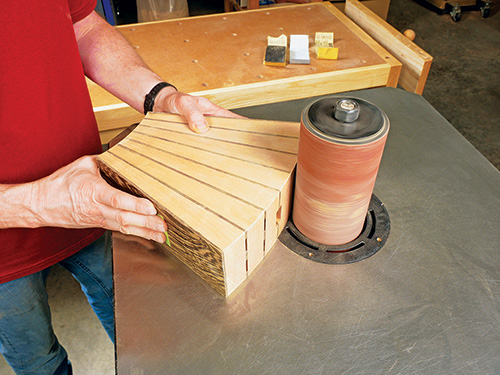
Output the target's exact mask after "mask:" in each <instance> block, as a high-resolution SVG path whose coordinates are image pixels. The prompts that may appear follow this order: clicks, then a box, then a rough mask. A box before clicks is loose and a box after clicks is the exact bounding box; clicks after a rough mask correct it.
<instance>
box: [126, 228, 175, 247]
mask: <svg viewBox="0 0 500 375" xmlns="http://www.w3.org/2000/svg"><path fill="white" fill-rule="evenodd" d="M120 232H121V233H123V234H129V235H133V236H138V237H142V238H145V239H147V240H153V241H155V242H158V243H165V241H166V236H165V232H163V233H160V232H155V231H152V230H150V229H147V228H144V227H135V226H125V227H121V230H120Z"/></svg>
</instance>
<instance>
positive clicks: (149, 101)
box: [144, 82, 177, 114]
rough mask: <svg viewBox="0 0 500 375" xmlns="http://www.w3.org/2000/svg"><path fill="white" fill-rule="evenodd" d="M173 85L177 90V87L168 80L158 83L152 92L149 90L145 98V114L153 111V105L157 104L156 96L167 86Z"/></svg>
mask: <svg viewBox="0 0 500 375" xmlns="http://www.w3.org/2000/svg"><path fill="white" fill-rule="evenodd" d="M169 86H170V87H173V88H174V89H176V90H177V87H175V86H174V85H172V84H171V83H168V82H160V83H158V84H156V85H155V86H154V87H153V88H152V89H151V91H150V92H148V93H147V94H146V96H145V98H144V114H147V113H148V112H151V111H152V110H153V106H154V105H155V98H156V95H158V93H159V92H160V91H161V90H162V89H164V88H165V87H169Z"/></svg>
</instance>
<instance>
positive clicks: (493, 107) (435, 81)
mask: <svg viewBox="0 0 500 375" xmlns="http://www.w3.org/2000/svg"><path fill="white" fill-rule="evenodd" d="M221 3H222V0H217V1H216V0H210V1H201V0H196V1H189V5H190V10H191V13H193V14H203V13H207V12H208V13H210V12H218V11H222V10H223V9H222V6H221ZM499 9H500V4H499V2H498V0H497V1H496V2H495V3H494V4H493V7H492V11H491V15H490V17H489V18H482V17H481V14H480V13H479V12H478V11H477V10H473V9H472V10H470V11H464V12H463V15H462V20H461V21H460V22H458V23H455V22H453V21H452V20H451V18H450V16H449V15H439V14H438V13H437V12H436V11H435V10H434V9H429V8H428V7H427V6H426V4H425V3H417V2H415V1H412V0H391V5H390V8H389V15H388V22H389V23H391V24H392V25H393V26H394V27H396V28H397V29H398V30H400V31H404V30H405V29H407V28H411V29H413V30H415V31H416V34H417V37H416V39H415V42H416V43H417V44H418V45H420V46H421V47H422V48H423V49H424V50H426V51H427V52H429V53H430V54H431V55H432V56H433V57H434V62H433V65H432V67H431V71H430V74H429V78H428V81H427V85H426V88H425V90H424V94H423V96H424V97H425V98H426V99H427V100H428V101H429V102H430V103H431V104H432V105H433V106H434V107H435V108H436V109H437V110H438V111H439V112H440V113H441V114H442V115H443V116H444V117H445V118H446V119H447V120H448V121H449V122H450V123H451V124H452V125H453V126H454V127H455V128H456V129H457V130H458V131H459V132H460V133H462V134H463V135H464V136H465V137H466V138H467V139H468V140H469V141H470V142H471V143H472V144H473V145H474V146H475V147H476V148H477V149H478V150H479V151H480V152H481V153H482V154H483V155H484V156H485V157H486V158H488V159H489V160H490V162H491V163H492V164H494V165H495V166H496V167H497V168H499V169H500V68H499V67H500V65H499V63H498V61H500V12H499ZM429 136H432V134H429ZM48 290H49V295H50V303H51V306H52V312H53V322H54V329H55V332H56V334H57V336H58V338H59V340H60V341H61V343H62V344H63V345H64V346H65V348H66V349H67V351H68V353H69V356H70V360H71V361H72V362H73V365H74V370H75V374H76V375H97V374H99V375H108V374H114V361H115V359H114V349H113V345H112V344H111V342H110V340H109V339H108V337H107V335H106V333H105V332H104V329H103V328H102V327H101V325H100V323H99V321H98V320H97V318H96V317H95V315H94V313H93V311H92V309H91V308H90V307H89V305H88V303H87V302H86V300H85V296H84V295H83V292H82V291H81V290H80V287H79V285H78V283H77V282H76V281H75V280H73V279H72V277H71V276H70V275H69V274H68V273H67V272H66V271H65V270H63V269H62V268H60V267H58V266H56V267H54V269H53V271H52V273H51V275H50V276H49V279H48ZM0 374H2V375H11V374H13V372H12V371H11V370H10V368H9V367H8V365H7V364H6V363H5V361H4V359H3V358H2V357H0Z"/></svg>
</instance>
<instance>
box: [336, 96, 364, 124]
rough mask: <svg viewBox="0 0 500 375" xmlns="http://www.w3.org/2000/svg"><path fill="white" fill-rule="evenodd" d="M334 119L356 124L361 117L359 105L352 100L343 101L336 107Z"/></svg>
mask: <svg viewBox="0 0 500 375" xmlns="http://www.w3.org/2000/svg"><path fill="white" fill-rule="evenodd" d="M333 115H334V117H335V119H336V120H338V121H341V122H354V121H356V120H357V119H358V117H359V104H358V102H356V101H355V100H352V99H341V100H339V101H338V102H337V104H336V105H335V112H334V114H333Z"/></svg>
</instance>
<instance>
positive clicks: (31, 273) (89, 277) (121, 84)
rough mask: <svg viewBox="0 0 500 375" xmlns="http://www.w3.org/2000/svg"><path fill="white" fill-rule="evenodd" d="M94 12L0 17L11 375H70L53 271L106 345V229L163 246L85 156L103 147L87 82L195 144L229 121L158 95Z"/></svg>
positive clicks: (4, 335) (2, 285) (69, 6)
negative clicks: (50, 299)
mask: <svg viewBox="0 0 500 375" xmlns="http://www.w3.org/2000/svg"><path fill="white" fill-rule="evenodd" d="M95 4H96V2H95V0H53V1H50V2H47V1H33V0H18V1H9V2H4V3H2V12H0V24H1V25H2V53H1V58H0V87H2V90H1V92H0V212H1V215H0V352H1V353H2V354H3V355H4V357H5V358H6V359H7V361H8V362H9V364H10V365H11V367H12V368H13V369H14V371H16V373H18V374H70V373H71V365H70V362H69V360H68V357H67V354H66V352H65V350H64V348H62V347H61V345H60V344H59V343H58V341H57V339H56V337H55V335H54V333H53V330H52V326H51V321H50V310H49V308H48V304H47V293H46V290H45V280H46V278H47V275H48V272H49V270H50V267H51V266H53V265H54V264H56V263H59V264H61V265H62V266H63V267H65V268H66V269H68V270H69V271H70V272H71V273H72V274H73V275H74V276H75V278H77V280H78V281H79V282H80V283H81V284H82V289H83V290H84V291H85V292H86V294H87V297H88V299H89V302H90V303H91V305H92V307H93V309H94V311H95V312H96V313H97V315H98V317H99V319H100V320H101V322H102V324H103V326H104V327H105V328H106V331H107V332H108V334H109V336H110V337H111V338H112V339H113V336H114V328H113V312H112V308H113V305H112V276H111V257H110V241H109V234H107V233H108V232H106V231H105V229H108V230H115V231H120V232H123V233H126V234H134V235H138V236H141V237H144V238H147V239H152V240H155V241H158V242H164V241H165V235H164V232H165V230H166V224H165V223H164V222H163V220H161V219H160V218H159V217H158V216H157V215H156V210H155V208H154V206H153V204H152V203H151V202H149V201H148V200H146V199H141V198H137V197H134V196H131V195H128V194H126V193H123V192H121V191H119V190H116V189H114V188H112V187H110V186H109V185H108V184H107V183H106V182H105V181H104V180H103V179H102V178H101V177H100V174H99V171H98V169H97V167H96V163H95V156H88V155H95V154H97V153H99V152H101V145H100V140H99V134H98V130H97V126H96V122H95V118H94V114H93V110H92V105H91V102H90V97H89V94H88V90H87V86H86V82H85V75H87V76H88V77H89V78H90V79H92V80H93V81H95V82H96V83H98V84H99V85H101V86H102V87H104V88H105V89H107V90H108V91H109V92H111V93H112V94H114V95H115V96H117V97H119V98H120V99H122V100H123V101H125V102H126V103H128V104H129V105H130V106H132V107H133V108H135V109H137V110H139V111H146V112H147V111H151V110H154V111H157V112H159V111H165V112H172V113H180V114H182V115H184V116H185V117H186V119H187V120H188V122H189V124H190V127H191V128H192V130H193V131H195V132H199V133H201V132H204V131H207V130H208V126H207V122H206V121H205V119H204V117H203V114H208V115H215V116H233V114H231V112H229V111H226V110H224V109H222V108H220V107H218V106H216V105H214V104H213V103H211V102H209V101H208V100H206V99H204V98H197V97H193V96H190V95H187V94H184V93H181V92H178V91H177V90H176V88H175V87H174V86H172V85H170V84H166V83H163V82H162V79H161V78H160V77H159V76H157V75H156V74H155V73H153V72H152V71H151V70H150V69H149V68H148V67H147V66H146V65H145V64H144V63H143V61H142V60H141V59H140V58H139V57H138V56H137V54H136V53H135V51H134V50H133V48H131V47H130V46H129V44H128V43H127V42H126V41H125V40H124V39H123V37H122V36H121V35H120V34H119V33H118V32H117V31H115V30H114V29H113V28H112V27H110V26H109V25H108V24H107V23H106V22H105V21H104V20H102V19H101V18H100V17H99V16H98V15H97V14H96V13H95V12H93V9H94V7H95ZM168 58H175V56H169V57H168ZM146 97H147V99H148V100H145V98H146ZM152 98H154V100H151V99H152Z"/></svg>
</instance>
